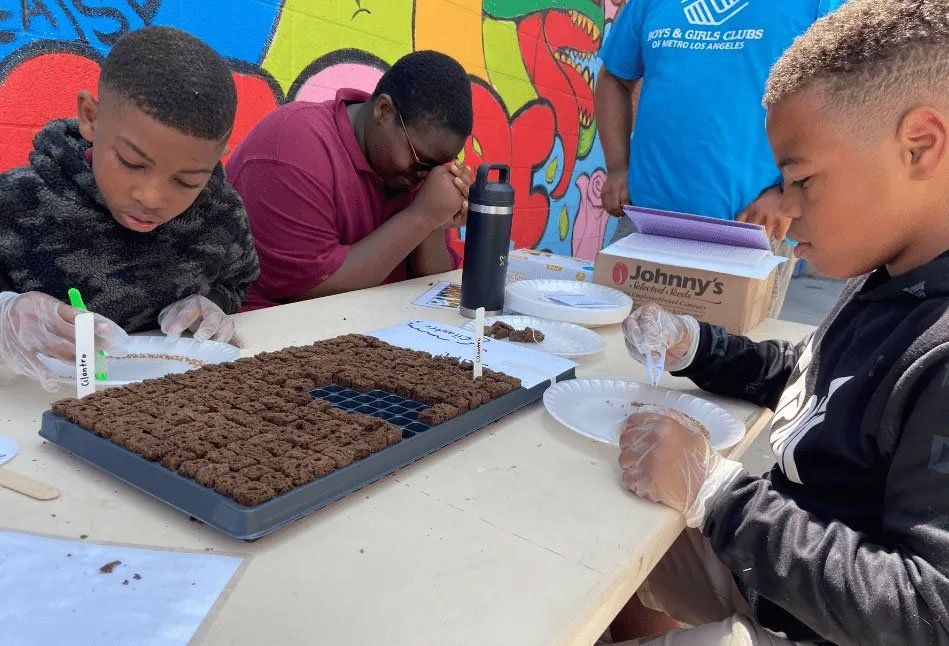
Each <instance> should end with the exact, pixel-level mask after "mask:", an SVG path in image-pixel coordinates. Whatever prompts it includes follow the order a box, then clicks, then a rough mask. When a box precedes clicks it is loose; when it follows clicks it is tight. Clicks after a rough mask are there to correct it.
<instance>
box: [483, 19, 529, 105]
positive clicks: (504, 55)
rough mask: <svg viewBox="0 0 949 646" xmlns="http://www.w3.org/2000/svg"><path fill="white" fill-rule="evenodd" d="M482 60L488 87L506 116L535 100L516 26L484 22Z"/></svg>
mask: <svg viewBox="0 0 949 646" xmlns="http://www.w3.org/2000/svg"><path fill="white" fill-rule="evenodd" d="M483 24H484V60H485V63H486V64H487V67H488V79H489V80H490V82H491V86H492V87H493V88H494V90H495V91H496V92H497V93H498V96H500V97H501V101H502V102H503V103H504V107H505V108H507V113H508V114H509V115H510V114H514V113H515V112H517V111H518V110H520V109H521V108H523V107H524V106H525V105H527V104H528V103H530V102H531V101H535V100H536V99H537V91H536V90H534V84H533V83H532V82H531V79H530V76H528V74H527V68H526V67H524V61H523V59H522V58H521V48H520V45H519V44H518V42H517V24H516V23H514V22H513V21H510V20H495V19H493V18H485V19H484V23H483Z"/></svg>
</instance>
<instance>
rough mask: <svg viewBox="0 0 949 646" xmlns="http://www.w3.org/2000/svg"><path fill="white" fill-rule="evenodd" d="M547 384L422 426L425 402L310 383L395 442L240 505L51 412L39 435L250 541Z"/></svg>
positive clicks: (534, 395)
mask: <svg viewBox="0 0 949 646" xmlns="http://www.w3.org/2000/svg"><path fill="white" fill-rule="evenodd" d="M573 377H574V371H573V369H571V370H569V371H567V372H565V373H563V374H561V375H559V376H558V377H557V379H556V381H562V380H564V379H572V378H573ZM547 386H548V384H547V383H546V382H545V383H543V384H540V385H538V386H535V387H533V388H530V389H527V388H519V389H518V390H515V391H514V392H511V393H508V394H507V395H504V396H503V397H499V398H498V399H495V400H492V401H490V402H488V403H487V404H484V405H482V406H479V407H478V408H476V409H475V410H471V411H468V412H466V413H463V414H461V415H459V416H458V417H455V418H453V419H450V420H448V421H447V422H444V423H443V424H439V425H438V426H427V425H425V424H422V423H421V422H419V421H418V414H419V411H421V410H422V409H424V408H427V405H426V404H421V403H419V402H416V401H412V400H409V399H405V398H404V397H399V396H398V395H393V394H391V393H388V392H385V391H381V390H374V391H372V392H369V393H361V392H357V391H354V390H350V389H348V388H344V387H342V386H338V385H335V384H334V385H331V386H327V387H325V388H318V389H316V390H313V391H311V394H312V395H313V396H314V398H319V399H326V400H328V401H329V402H331V403H332V404H333V405H334V406H336V407H338V408H342V409H344V410H347V411H350V412H353V411H355V412H359V413H365V414H367V415H372V416H373V417H380V418H382V419H384V420H386V421H388V422H391V423H392V424H395V425H396V426H399V427H401V428H402V441H401V442H399V443H398V444H393V445H392V446H389V447H387V448H385V449H383V450H381V451H378V452H376V453H372V454H370V455H368V456H367V457H365V458H363V459H361V460H357V461H355V462H353V463H352V464H350V465H349V466H347V467H344V468H342V469H337V470H335V471H333V472H332V473H330V474H328V475H325V476H323V477H321V478H317V479H316V480H313V481H311V482H308V483H306V484H305V485H301V486H299V487H294V488H293V489H291V490H290V491H288V492H286V493H284V494H282V495H280V496H277V497H276V498H272V499H270V500H268V501H267V502H265V503H263V504H260V505H257V506H256V507H246V506H244V505H241V504H240V503H238V502H237V501H236V500H234V499H232V498H229V497H227V496H223V495H221V494H220V493H218V492H217V491H215V490H214V489H211V488H209V487H204V486H201V485H199V484H198V483H197V482H195V481H194V480H191V479H190V478H185V477H184V476H182V475H180V474H178V473H177V472H176V471H172V470H170V469H166V468H165V467H163V466H162V465H161V464H158V463H156V462H150V461H148V460H146V459H145V458H143V457H142V456H140V455H138V454H136V453H132V452H131V451H129V450H127V449H125V448H123V447H121V446H119V445H117V444H113V443H112V442H110V441H109V440H106V439H104V438H101V437H99V436H98V435H96V434H95V433H92V432H90V431H87V430H86V429H84V428H82V427H80V426H78V425H76V424H73V423H72V422H70V421H68V420H66V419H64V418H62V417H59V416H57V415H54V414H53V413H52V412H51V411H47V412H46V413H44V414H43V423H42V428H41V429H40V435H41V436H42V437H44V438H46V439H47V440H49V441H50V442H52V443H53V444H57V445H59V446H60V447H62V448H63V449H65V450H67V451H69V452H70V453H72V454H74V455H76V456H77V457H79V458H81V459H82V460H85V461H86V462H88V463H89V464H91V465H93V466H95V467H98V468H100V469H102V470H103V471H105V472H107V473H109V474H111V475H113V476H115V477H116V478H118V479H120V480H122V481H124V482H126V483H128V484H130V485H132V486H133V487H137V488H138V489H141V490H142V491H144V492H145V493H147V494H149V495H151V496H154V497H155V498H158V499H159V500H161V501H162V502H165V503H167V504H169V505H171V506H172V507H175V508H176V509H179V510H180V511H182V512H184V513H186V514H188V515H190V516H193V517H195V518H197V519H198V520H200V521H202V522H204V523H207V524H208V525H211V526H212V527H215V528H217V529H219V530H221V531H222V532H225V533H226V534H229V535H231V536H233V537H235V538H240V539H244V540H255V539H258V538H260V537H261V536H264V535H266V534H269V533H270V532H272V531H274V530H276V529H279V528H280V527H283V526H284V525H286V524H287V523H291V522H293V521H294V520H297V519H299V518H302V517H304V516H306V515H307V514H309V513H311V512H313V511H316V510H317V509H320V508H322V507H325V506H326V505H328V504H330V503H331V502H334V501H336V500H339V499H340V498H342V497H343V496H346V495H348V494H350V493H352V492H354V491H356V490H357V489H360V488H362V487H364V486H366V485H367V484H370V483H372V482H375V481H376V480H378V479H380V478H382V477H384V476H387V475H389V474H390V473H393V472H394V471H397V470H398V469H401V468H402V467H404V466H405V465H407V464H411V463H412V462H415V461H416V460H419V459H421V458H423V457H425V456H426V455H428V454H429V453H433V452H435V451H437V450H438V449H440V448H442V447H443V446H447V445H448V444H451V443H452V442H454V441H455V440H458V439H461V438H462V437H465V436H466V435H469V434H471V433H473V432H475V431H477V430H479V429H481V428H484V427H485V426H487V425H488V424H491V423H492V422H496V421H497V420H499V419H501V418H502V417H505V416H506V415H510V414H511V413H513V412H514V411H516V410H518V409H520V408H523V407H524V406H527V405H528V404H532V403H533V402H535V401H537V400H538V399H540V398H541V397H543V395H544V391H545V390H546V388H547Z"/></svg>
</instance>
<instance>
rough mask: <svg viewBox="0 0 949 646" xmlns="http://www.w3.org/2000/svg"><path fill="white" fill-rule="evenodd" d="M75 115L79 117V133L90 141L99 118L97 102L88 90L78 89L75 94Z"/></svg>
mask: <svg viewBox="0 0 949 646" xmlns="http://www.w3.org/2000/svg"><path fill="white" fill-rule="evenodd" d="M76 117H77V118H78V119H79V133H80V134H81V135H82V138H83V139H85V140H86V141H88V142H89V143H92V140H93V135H95V132H96V121H97V120H98V118H99V102H98V101H96V99H95V97H94V96H92V93H91V92H89V90H80V91H79V94H78V95H77V96H76Z"/></svg>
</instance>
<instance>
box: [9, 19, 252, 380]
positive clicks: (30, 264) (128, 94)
mask: <svg viewBox="0 0 949 646" xmlns="http://www.w3.org/2000/svg"><path fill="white" fill-rule="evenodd" d="M98 94H99V96H98V98H95V97H93V95H92V94H91V93H90V92H88V91H82V92H80V93H79V96H78V99H77V103H78V118H77V119H69V120H60V121H52V122H50V123H49V124H47V126H46V127H45V128H43V130H42V131H41V132H40V133H39V134H37V136H36V139H35V141H34V148H35V149H34V150H33V152H32V153H30V164H29V165H28V166H24V167H21V168H15V169H13V170H10V171H8V172H6V173H3V174H2V175H0V363H5V364H7V365H8V366H10V367H12V368H13V370H14V371H16V372H19V373H21V374H25V375H28V376H30V377H33V378H36V379H38V380H39V381H41V382H42V383H43V385H44V386H45V387H47V388H52V387H54V379H55V378H54V376H53V375H52V374H51V373H50V372H49V370H47V369H46V367H45V366H44V364H43V363H42V362H41V361H40V360H39V358H38V355H39V354H44V355H47V356H53V357H56V358H60V359H63V360H66V361H71V360H72V357H73V354H74V340H73V339H74V334H75V332H74V328H73V320H74V319H75V315H76V313H77V311H76V310H74V309H73V308H71V307H69V306H67V305H65V304H64V303H63V302H62V300H63V299H65V298H66V292H67V290H68V289H69V288H70V287H76V288H78V289H79V290H80V292H81V293H82V295H83V296H84V297H85V302H86V305H87V306H88V308H89V310H90V311H93V312H95V313H96V316H97V324H96V333H97V339H96V342H97V343H96V345H97V346H98V347H99V348H101V349H104V350H106V351H107V352H109V353H110V354H113V355H120V354H122V353H123V351H124V347H125V344H126V341H125V332H137V331H140V330H148V329H153V328H155V327H160V328H161V329H162V331H164V332H165V333H166V334H168V335H170V336H177V335H180V334H181V333H182V332H184V331H185V330H188V329H190V330H192V331H193V332H194V333H195V337H196V338H198V339H209V338H212V339H215V340H218V341H225V342H227V341H232V342H235V343H236V337H235V329H234V323H233V320H232V318H231V317H230V315H231V314H234V313H235V312H237V311H238V310H239V309H240V306H241V302H242V301H243V299H244V295H245V294H246V292H247V288H248V286H249V285H250V284H251V283H252V282H253V281H254V280H255V279H256V277H257V274H258V272H259V269H258V263H257V254H256V252H255V251H254V244H253V238H252V237H251V233H250V227H249V225H248V222H247V213H246V212H245V211H244V207H243V205H242V204H241V200H240V197H238V195H237V193H236V192H234V190H233V189H232V188H231V187H230V186H228V184H227V183H226V182H225V180H224V171H223V169H222V167H221V164H220V160H221V156H222V155H224V154H225V153H226V151H227V140H228V137H229V135H230V133H231V129H232V127H233V125H234V116H235V113H236V110H237V91H236V88H235V87H234V80H233V78H232V77H231V73H230V71H229V70H228V68H227V65H226V64H225V63H224V60H223V59H222V58H221V57H220V56H218V54H216V53H215V52H214V50H212V49H211V48H210V47H208V46H207V45H205V44H204V43H202V42H201V41H200V40H198V39H197V38H194V37H193V36H190V35H188V34H186V33H184V32H182V31H179V30H177V29H172V28H170V27H146V28H143V29H140V30H137V31H134V32H131V33H129V34H127V35H126V36H124V37H123V38H121V39H120V40H119V41H118V42H117V43H116V44H115V45H114V46H113V48H112V50H111V51H110V52H109V55H108V56H107V57H106V58H105V60H104V61H103V64H102V74H101V77H100V79H99V93H98Z"/></svg>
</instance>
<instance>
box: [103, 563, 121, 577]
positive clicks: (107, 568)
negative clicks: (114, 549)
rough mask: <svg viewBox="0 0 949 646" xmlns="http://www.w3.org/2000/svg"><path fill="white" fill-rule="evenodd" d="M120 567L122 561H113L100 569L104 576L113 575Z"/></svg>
mask: <svg viewBox="0 0 949 646" xmlns="http://www.w3.org/2000/svg"><path fill="white" fill-rule="evenodd" d="M119 565H122V561H112V562H111V563H106V564H105V565H103V566H102V567H100V568H99V571H100V572H102V574H112V573H113V572H114V571H115V568H116V567H118V566H119Z"/></svg>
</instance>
